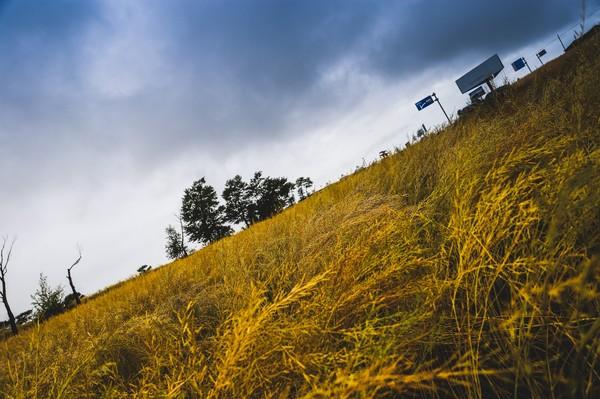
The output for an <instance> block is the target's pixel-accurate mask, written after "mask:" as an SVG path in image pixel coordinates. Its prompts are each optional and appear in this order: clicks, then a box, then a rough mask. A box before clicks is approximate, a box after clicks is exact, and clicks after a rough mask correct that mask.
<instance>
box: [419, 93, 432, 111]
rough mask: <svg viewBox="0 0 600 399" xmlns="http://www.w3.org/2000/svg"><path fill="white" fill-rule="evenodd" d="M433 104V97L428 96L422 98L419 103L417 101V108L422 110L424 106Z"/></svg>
mask: <svg viewBox="0 0 600 399" xmlns="http://www.w3.org/2000/svg"><path fill="white" fill-rule="evenodd" d="M431 104H433V97H432V96H427V97H425V98H424V99H422V100H421V101H419V102H418V103H416V104H415V105H416V106H417V109H418V110H419V111H420V110H422V109H423V108H427V107H429V106H430V105H431Z"/></svg>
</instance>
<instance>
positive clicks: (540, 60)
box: [535, 54, 544, 65]
mask: <svg viewBox="0 0 600 399" xmlns="http://www.w3.org/2000/svg"><path fill="white" fill-rule="evenodd" d="M535 56H536V57H538V61H539V62H540V64H542V65H544V62H543V61H542V59H541V58H540V56H539V55H537V54H536V55H535Z"/></svg>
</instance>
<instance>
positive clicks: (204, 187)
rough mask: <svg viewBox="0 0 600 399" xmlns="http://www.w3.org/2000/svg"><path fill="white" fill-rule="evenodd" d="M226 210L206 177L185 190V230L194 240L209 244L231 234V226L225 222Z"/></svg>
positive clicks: (182, 207) (183, 206) (183, 208)
mask: <svg viewBox="0 0 600 399" xmlns="http://www.w3.org/2000/svg"><path fill="white" fill-rule="evenodd" d="M224 212H225V207H224V206H222V205H219V201H218V199H217V193H216V192H215V189H214V188H213V187H212V186H209V185H208V184H206V180H204V177H203V178H201V179H200V180H197V181H195V182H194V184H193V185H192V187H190V188H187V189H186V190H185V192H184V195H183V199H182V204H181V218H182V219H183V222H184V231H185V233H186V234H187V235H188V237H189V238H190V239H191V240H192V241H195V242H198V243H201V244H209V243H212V242H214V241H217V240H218V239H220V238H223V237H225V236H228V235H229V234H231V233H232V231H233V230H232V229H231V227H229V226H227V225H225V224H224Z"/></svg>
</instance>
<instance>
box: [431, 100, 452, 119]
mask: <svg viewBox="0 0 600 399" xmlns="http://www.w3.org/2000/svg"><path fill="white" fill-rule="evenodd" d="M431 96H432V97H433V101H437V103H438V105H439V106H440V108H441V109H442V112H443V113H444V115H446V119H448V123H452V121H451V120H450V117H449V116H448V114H447V113H446V110H445V109H444V107H442V103H441V102H440V99H439V98H437V96H436V95H435V93H433V94H432V95H431Z"/></svg>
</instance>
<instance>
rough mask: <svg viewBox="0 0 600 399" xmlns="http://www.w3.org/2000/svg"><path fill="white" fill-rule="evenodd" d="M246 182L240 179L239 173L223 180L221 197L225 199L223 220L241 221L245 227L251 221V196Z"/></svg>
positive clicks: (236, 222)
mask: <svg viewBox="0 0 600 399" xmlns="http://www.w3.org/2000/svg"><path fill="white" fill-rule="evenodd" d="M248 188H249V185H248V183H246V182H244V181H243V180H242V177H241V176H240V175H236V176H235V177H234V178H233V179H229V180H227V181H226V182H225V189H224V190H223V194H222V197H223V199H224V200H225V220H226V221H227V222H229V223H233V224H240V223H243V224H244V225H245V227H248V226H250V224H251V223H252V215H251V212H250V209H249V208H250V204H251V198H250V196H249V191H248Z"/></svg>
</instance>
